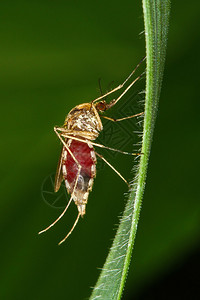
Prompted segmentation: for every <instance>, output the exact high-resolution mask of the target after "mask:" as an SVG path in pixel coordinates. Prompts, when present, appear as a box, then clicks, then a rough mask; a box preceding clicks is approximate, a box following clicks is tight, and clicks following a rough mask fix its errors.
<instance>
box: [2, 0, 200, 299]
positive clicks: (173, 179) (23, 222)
mask: <svg viewBox="0 0 200 300" xmlns="http://www.w3.org/2000/svg"><path fill="white" fill-rule="evenodd" d="M194 5H195V6H194ZM190 7H191V9H190V8H189V7H188V3H184V2H180V3H178V1H177V2H176V3H173V5H172V12H171V19H170V30H169V40H168V51H167V59H166V67H165V75H164V81H163V88H162V93H161V99H160V109H159V112H158V118H157V122H156V128H155V136H154V140H153V145H152V153H151V159H150V165H149V170H148V179H147V184H146V190H145V195H144V201H143V207H142V213H141V217H140V223H139V229H138V234H137V240H136V244H135V251H134V254H133V261H132V264H131V267H130V271H129V276H128V279H127V284H126V289H125V292H124V299H132V298H133V297H134V299H147V298H148V299H169V298H170V299H171V297H170V296H169V297H167V296H166V295H170V293H172V291H171V290H172V287H173V288H175V292H174V293H177V295H179V296H180V294H181V293H182V292H183V291H184V293H186V292H188V293H189V295H191V293H192V292H193V291H194V290H195V284H197V277H196V272H197V269H198V266H199V254H198V250H199V248H200V235H199V225H200V221H199V216H200V202H199V191H198V184H199V167H200V165H199V157H198V149H199V145H200V139H199V126H198V125H199V109H200V101H199V99H198V98H199V96H198V94H197V88H198V86H199V50H200V49H199V25H198V22H199V9H200V4H199V2H197V1H196V2H195V1H193V5H192V3H191V6H190ZM194 7H196V8H194ZM143 30H144V25H143V16H142V4H141V1H130V0H127V1H123V2H118V3H116V1H109V2H107V1H105V0H102V1H101V2H94V1H91V0H86V1H84V2H80V1H74V2H72V1H70V2H67V1H56V2H54V1H47V0H46V1H44V0H42V1H1V4H0V41H1V47H0V99H1V123H2V125H1V128H2V129H1V182H0V190H1V201H0V222H1V227H0V228H1V248H0V249H1V268H0V272H1V281H0V285H1V286H0V297H1V299H55V298H57V299H60V298H61V297H62V298H63V299H71V300H78V299H87V298H88V297H89V295H90V293H91V287H92V286H94V285H95V282H96V280H97V278H98V274H99V272H100V270H99V269H98V268H101V267H102V266H103V263H104V261H105V258H106V255H107V252H108V249H109V247H110V245H111V243H112V239H113V237H114V234H115V229H116V224H118V217H119V215H120V214H121V212H122V211H123V208H124V205H125V202H124V200H123V199H124V196H123V194H124V193H125V192H126V191H127V189H126V186H125V184H124V183H123V182H121V180H120V179H119V178H118V177H117V176H116V175H115V174H114V173H113V172H112V171H111V170H110V169H109V168H108V167H106V166H104V165H102V164H101V162H99V166H100V167H99V168H98V176H97V178H96V180H95V184H94V189H93V191H92V193H91V194H90V197H89V203H88V206H87V214H86V216H85V217H84V219H83V220H80V222H79V224H78V226H77V228H76V230H75V231H74V233H73V234H72V235H71V236H70V238H69V239H68V240H67V242H66V243H65V244H63V245H62V246H60V247H58V246H57V243H58V242H59V241H60V240H61V239H62V238H63V237H64V236H65V234H66V233H67V232H68V230H69V229H70V227H71V225H72V223H73V221H74V219H75V216H76V214H77V209H76V207H75V205H74V204H72V205H71V207H70V209H69V211H68V212H67V214H66V215H65V217H63V219H62V221H60V222H59V223H58V224H57V225H56V226H55V227H54V228H52V229H51V230H50V231H49V232H47V233H45V234H44V235H41V236H38V235H37V232H38V231H39V230H41V229H43V228H44V227H45V226H47V225H49V224H50V223H51V222H52V221H54V220H55V218H56V217H57V216H58V215H59V214H60V213H61V211H62V209H61V208H59V206H63V203H61V202H62V201H63V199H65V198H63V193H64V189H61V191H60V194H59V195H60V197H61V199H60V200H59V201H60V202H56V204H55V205H53V201H55V199H56V196H55V195H54V194H52V193H51V190H52V186H51V182H50V180H51V175H52V174H54V173H55V170H56V165H57V161H58V158H59V153H60V147H61V146H60V143H59V141H58V139H57V137H56V136H55V134H54V132H53V126H54V125H62V123H63V121H64V118H65V115H66V114H67V113H68V112H69V110H70V109H71V108H72V107H74V106H76V105H77V104H80V103H83V102H85V101H86V102H87V101H90V100H92V99H94V98H96V97H97V96H99V88H98V78H102V89H103V90H104V91H106V89H107V88H108V86H109V84H110V83H111V82H112V81H113V80H114V83H113V86H116V85H117V84H119V83H121V82H122V81H123V80H124V79H125V78H126V76H127V75H128V74H129V73H130V72H131V70H132V69H133V67H134V66H135V65H136V64H137V63H138V62H139V60H140V59H141V58H142V57H143V56H144V54H145V42H144V33H143ZM143 70H144V66H141V69H140V70H139V71H138V74H140V72H142V71H143ZM143 89H144V80H143V81H141V82H140V83H138V84H137V85H136V86H135V87H133V89H132V91H131V93H132V94H134V95H136V96H135V97H134V98H136V101H135V104H136V107H137V105H138V102H139V101H137V97H138V93H139V92H140V91H142V90H143ZM131 93H130V94H129V95H128V94H127V95H126V96H125V97H124V98H123V101H124V105H125V103H126V102H130V101H129V100H130V98H131V97H132V94H131ZM141 97H142V96H140V97H139V100H141ZM132 98H133V97H132ZM122 110H123V109H122ZM136 110H137V111H142V110H143V107H142V106H141V107H137V108H136ZM117 114H119V115H120V110H119V108H116V109H115V110H113V111H112V112H110V116H113V117H116V116H118V115H117ZM137 121H139V120H137ZM127 122H128V121H127ZM104 124H105V128H106V127H108V128H107V132H109V134H108V138H106V135H105V136H103V135H102V137H100V139H101V140H102V141H106V142H107V141H108V143H107V144H109V145H111V146H112V145H114V146H115V145H119V146H121V149H122V150H128V151H131V149H132V147H131V144H130V142H129V143H128V142H126V143H123V135H124V136H126V139H127V135H126V134H125V132H126V128H128V126H130V124H133V127H132V128H131V131H132V130H137V129H138V127H139V125H137V124H136V121H135V122H134V123H123V125H122V127H123V128H122V129H120V126H119V125H118V124H117V125H116V126H117V127H115V128H117V131H118V134H117V135H116V133H115V132H114V131H115V129H114V128H113V127H109V125H108V124H107V123H106V122H104ZM124 124H126V125H124ZM124 126H125V127H124ZM139 129H141V128H139ZM120 130H121V131H120ZM113 132H114V136H115V139H112V136H113V135H112V133H113ZM106 139H107V140H106ZM136 139H137V137H136ZM129 140H130V139H129ZM116 141H119V143H118V142H116ZM109 142H110V143H109ZM120 143H121V144H120ZM134 149H135V147H134ZM100 152H101V153H102V154H104V156H105V157H106V158H107V159H108V160H109V161H110V162H112V163H113V165H114V166H115V167H116V168H117V169H118V170H119V171H120V172H121V173H122V174H123V175H124V176H125V177H126V178H127V179H130V178H131V173H130V170H131V164H132V159H131V158H130V157H124V156H122V155H120V154H117V155H111V154H109V153H108V152H104V151H100ZM44 191H47V192H49V193H46V194H45V193H44ZM64 196H65V195H64ZM57 206H58V207H57ZM113 229H114V230H113ZM174 295H175V294H174ZM165 297H166V298H165Z"/></svg>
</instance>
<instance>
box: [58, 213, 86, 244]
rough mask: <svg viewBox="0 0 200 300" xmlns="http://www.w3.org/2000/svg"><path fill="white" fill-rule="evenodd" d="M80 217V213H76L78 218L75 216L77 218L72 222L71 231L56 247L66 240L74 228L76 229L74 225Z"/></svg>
mask: <svg viewBox="0 0 200 300" xmlns="http://www.w3.org/2000/svg"><path fill="white" fill-rule="evenodd" d="M80 215H81V213H78V216H77V218H76V220H75V222H74V225H73V226H72V228H71V230H70V231H69V232H68V234H67V235H66V237H65V238H64V239H63V240H62V241H60V243H59V244H58V245H61V244H62V243H63V242H64V241H65V240H66V239H67V238H68V236H69V235H70V234H71V233H72V231H73V230H74V228H75V227H76V224H77V223H78V220H79V218H80Z"/></svg>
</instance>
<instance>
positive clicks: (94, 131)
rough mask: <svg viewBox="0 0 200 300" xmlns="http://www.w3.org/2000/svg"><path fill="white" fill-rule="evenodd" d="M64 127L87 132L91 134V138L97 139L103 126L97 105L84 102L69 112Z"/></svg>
mask: <svg viewBox="0 0 200 300" xmlns="http://www.w3.org/2000/svg"><path fill="white" fill-rule="evenodd" d="M64 128H66V129H68V130H72V131H74V132H77V133H78V132H85V133H86V132H87V133H88V134H89V135H90V136H91V138H90V139H96V138H97V136H98V135H99V131H101V130H102V129H103V126H102V123H101V119H100V117H99V114H98V112H97V109H96V107H95V106H94V105H93V104H92V103H83V104H80V105H77V106H76V107H74V108H73V109H72V110H71V111H70V112H69V114H68V115H67V117H66V119H65V123H64ZM87 137H89V136H88V135H87Z"/></svg>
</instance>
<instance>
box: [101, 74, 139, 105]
mask: <svg viewBox="0 0 200 300" xmlns="http://www.w3.org/2000/svg"><path fill="white" fill-rule="evenodd" d="M142 75H143V73H142V74H141V75H139V76H138V77H137V78H136V79H135V80H133V82H131V84H129V86H128V87H127V88H126V89H125V91H123V93H121V95H120V96H119V97H118V98H117V99H113V100H111V101H110V103H108V104H107V105H106V107H107V109H109V108H111V107H113V106H114V105H115V104H116V103H117V102H118V101H119V100H120V99H121V98H122V97H123V96H124V95H125V94H126V93H127V92H128V90H129V89H130V88H131V87H132V86H133V85H134V84H135V83H136V81H138V80H139V79H140V78H141V77H142Z"/></svg>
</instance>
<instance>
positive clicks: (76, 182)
mask: <svg viewBox="0 0 200 300" xmlns="http://www.w3.org/2000/svg"><path fill="white" fill-rule="evenodd" d="M144 60H145V57H144V58H142V60H141V61H140V62H139V63H138V65H137V66H136V67H135V69H134V70H133V71H132V72H131V74H130V75H129V76H128V77H127V78H126V80H125V81H124V82H123V83H122V84H120V85H119V86H117V87H116V88H114V89H113V90H111V91H109V92H107V93H106V94H104V95H102V96H100V97H98V98H96V99H94V100H92V101H91V102H89V103H83V104H80V105H77V106H75V107H74V108H73V109H72V110H71V111H70V112H69V114H68V115H67V116H66V118H65V121H64V125H63V126H62V127H57V126H56V127H54V131H55V133H56V135H57V136H58V138H59V139H60V141H61V143H62V145H63V146H62V151H61V155H60V159H59V162H58V167H57V171H56V176H55V186H54V190H55V192H57V191H58V190H59V188H60V186H61V183H62V181H63V180H64V181H65V186H66V189H67V191H68V193H69V194H70V195H71V196H70V199H69V201H68V204H67V206H66V207H65V209H64V210H63V212H62V213H61V215H60V216H59V217H58V218H57V219H56V220H55V221H54V222H53V223H52V224H51V225H49V226H48V227H47V228H45V229H44V230H42V231H40V232H39V234H41V233H43V232H45V231H47V230H48V229H50V228H51V227H52V226H54V225H55V224H56V223H57V222H58V221H59V220H60V219H61V218H62V217H63V215H64V214H65V213H66V211H67V209H68V207H69V205H70V204H71V202H72V200H74V202H75V204H76V206H77V209H78V215H77V217H76V220H75V222H74V224H73V226H72V228H71V230H70V231H69V232H68V234H67V235H66V236H65V237H64V239H62V240H61V241H60V243H59V245H60V244H62V243H63V242H64V241H65V240H66V239H67V238H68V237H69V235H70V234H71V233H72V231H73V230H74V228H75V227H76V225H77V223H78V221H79V218H80V216H81V217H83V216H84V215H85V213H86V204H87V201H88V196H89V192H90V191H91V190H92V187H93V182H94V178H95V177H96V163H97V156H98V157H99V158H101V159H102V160H103V161H104V162H105V163H106V164H107V165H108V166H109V167H110V168H111V169H113V171H114V172H115V173H116V174H117V175H118V176H119V177H120V178H121V179H122V180H123V181H124V182H125V183H126V184H127V185H128V182H127V181H126V179H125V178H124V177H123V176H122V175H121V174H120V173H119V172H118V171H117V170H116V169H115V168H114V167H113V166H112V165H111V164H110V163H109V162H108V161H107V160H106V159H105V158H104V157H103V156H102V155H100V154H99V153H98V152H96V150H95V148H96V147H99V148H104V149H108V150H111V151H117V152H120V153H122V154H131V155H140V153H128V152H124V151H121V150H118V149H113V148H110V147H107V146H104V145H102V144H98V143H95V142H94V141H95V140H96V138H97V137H98V136H99V133H100V132H101V131H102V130H103V125H102V122H101V118H105V119H107V120H109V121H112V122H121V121H123V120H127V119H130V118H135V117H138V116H141V115H142V114H143V112H141V113H138V114H135V115H132V116H127V117H124V118H121V119H113V118H110V117H107V116H104V115H101V113H104V112H105V111H106V110H108V109H110V108H111V107H113V106H114V105H116V104H117V102H118V101H119V100H120V99H121V98H122V97H123V96H124V95H125V94H126V93H127V91H128V90H129V89H130V88H131V87H132V86H133V85H134V84H135V82H136V81H138V80H139V79H140V77H141V76H142V74H141V75H139V76H138V77H137V78H136V79H134V80H133V81H132V82H131V83H130V84H129V85H128V87H126V89H125V90H124V91H123V92H122V93H121V94H120V96H119V97H117V98H116V99H113V100H111V101H110V102H109V103H107V102H106V101H105V97H107V96H108V95H110V94H112V93H114V92H116V91H118V90H120V89H122V88H123V87H124V86H125V84H126V83H127V81H128V80H129V79H130V78H131V77H132V75H133V74H134V73H135V71H136V70H137V68H138V67H139V66H140V64H141V63H142V62H143V61H144ZM94 147H95V148H94Z"/></svg>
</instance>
